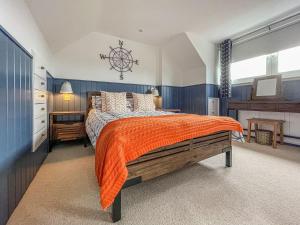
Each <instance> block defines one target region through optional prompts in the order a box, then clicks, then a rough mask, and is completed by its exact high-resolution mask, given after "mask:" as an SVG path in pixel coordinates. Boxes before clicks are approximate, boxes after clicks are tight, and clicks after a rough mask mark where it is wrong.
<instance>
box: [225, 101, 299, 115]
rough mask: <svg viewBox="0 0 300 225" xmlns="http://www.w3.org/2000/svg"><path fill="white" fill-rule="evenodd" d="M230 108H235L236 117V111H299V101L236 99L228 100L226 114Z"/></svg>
mask: <svg viewBox="0 0 300 225" xmlns="http://www.w3.org/2000/svg"><path fill="white" fill-rule="evenodd" d="M230 110H235V112H236V115H237V117H236V119H238V111H239V110H245V111H265V112H291V113H300V101H236V100H229V102H228V108H227V115H228V114H229V111H230Z"/></svg>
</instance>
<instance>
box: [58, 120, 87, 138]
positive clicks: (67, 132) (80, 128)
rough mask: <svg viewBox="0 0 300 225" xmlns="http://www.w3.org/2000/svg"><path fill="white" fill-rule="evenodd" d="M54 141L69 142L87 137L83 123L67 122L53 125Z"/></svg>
mask: <svg viewBox="0 0 300 225" xmlns="http://www.w3.org/2000/svg"><path fill="white" fill-rule="evenodd" d="M53 132H54V139H56V140H61V141H67V140H76V139H80V138H83V137H84V135H85V132H84V124H83V123H82V122H65V123H57V124H53Z"/></svg>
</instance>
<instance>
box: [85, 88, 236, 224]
mask: <svg viewBox="0 0 300 225" xmlns="http://www.w3.org/2000/svg"><path fill="white" fill-rule="evenodd" d="M92 96H101V92H88V93H87V115H88V113H89V111H90V110H91V108H92V105H91V98H92ZM127 98H132V94H131V93H127ZM221 153H225V154H226V157H225V165H226V167H231V166H232V146H231V132H230V131H224V132H218V133H214V134H211V135H207V136H202V137H198V138H193V139H189V140H186V141H182V142H179V143H176V144H173V145H169V146H165V147H161V148H158V149H155V150H152V151H150V152H149V153H147V154H145V155H143V156H141V157H139V158H138V159H136V160H134V161H131V162H129V163H128V164H127V169H128V178H127V181H126V183H125V184H124V186H123V187H122V189H124V188H127V187H129V186H132V185H136V184H138V183H141V182H143V181H146V180H150V179H152V178H155V177H158V176H161V175H164V174H167V173H170V172H173V171H175V170H178V169H181V168H184V167H186V166H189V165H192V164H194V163H197V162H199V161H201V160H204V159H207V158H209V157H212V156H215V155H218V154H221ZM120 219H121V191H120V192H119V194H118V195H117V197H116V198H115V200H114V203H113V204H112V221H113V222H117V221H119V220H120Z"/></svg>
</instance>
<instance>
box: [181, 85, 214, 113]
mask: <svg viewBox="0 0 300 225" xmlns="http://www.w3.org/2000/svg"><path fill="white" fill-rule="evenodd" d="M218 89H219V88H218V85H214V84H197V85H192V86H186V87H183V88H182V95H181V98H182V100H181V101H182V111H183V112H186V113H195V114H201V115H206V114H207V103H208V98H209V97H216V98H217V97H218Z"/></svg>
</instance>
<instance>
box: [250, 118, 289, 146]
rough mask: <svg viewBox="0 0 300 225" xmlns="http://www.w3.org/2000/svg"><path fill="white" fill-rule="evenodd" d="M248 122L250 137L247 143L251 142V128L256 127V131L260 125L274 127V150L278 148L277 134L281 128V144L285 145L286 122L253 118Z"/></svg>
mask: <svg viewBox="0 0 300 225" xmlns="http://www.w3.org/2000/svg"><path fill="white" fill-rule="evenodd" d="M247 120H248V135H247V142H250V139H251V126H252V124H254V125H255V129H257V128H258V126H259V125H271V126H273V148H277V133H278V128H279V133H280V143H281V144H283V123H284V122H285V121H284V120H272V119H261V118H251V119H247Z"/></svg>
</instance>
